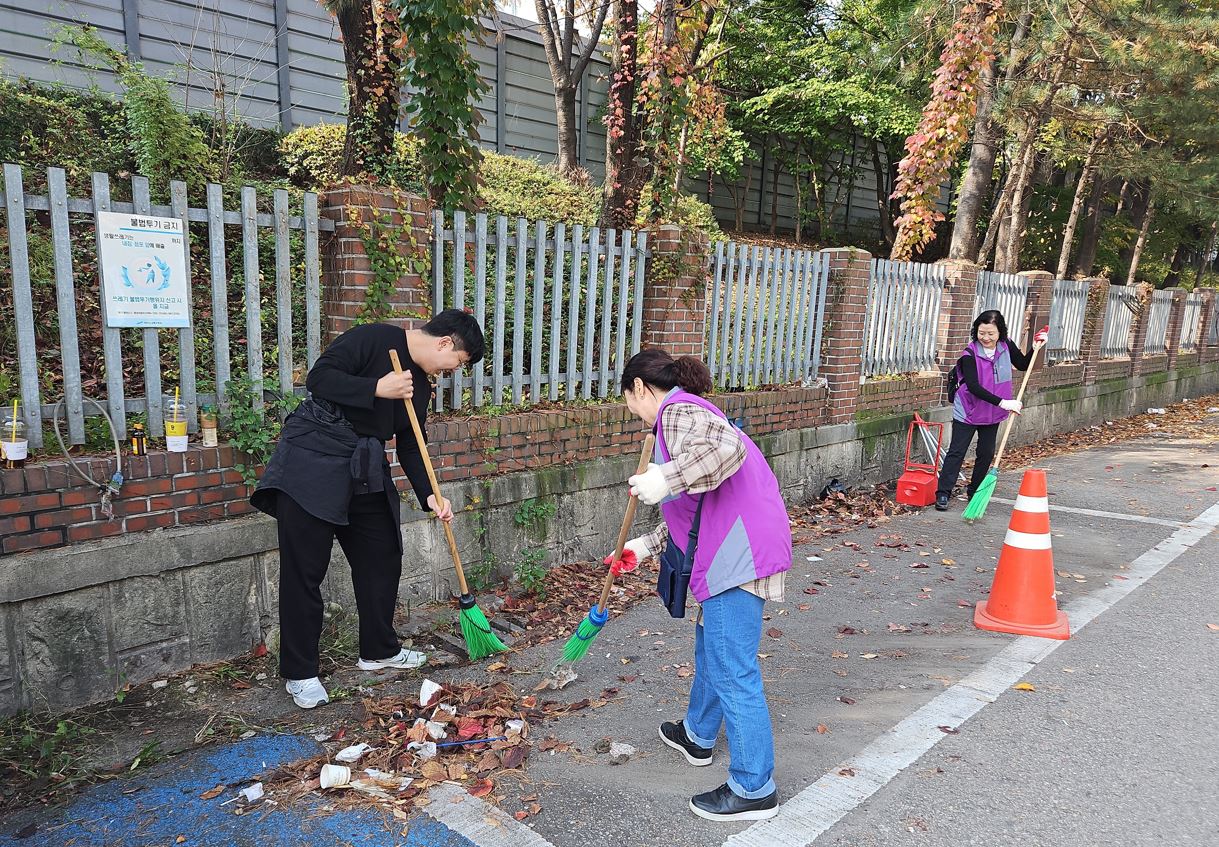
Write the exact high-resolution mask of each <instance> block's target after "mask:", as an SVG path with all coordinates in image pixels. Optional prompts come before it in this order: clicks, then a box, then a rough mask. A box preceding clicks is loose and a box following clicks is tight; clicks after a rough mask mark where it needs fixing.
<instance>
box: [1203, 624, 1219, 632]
mask: <svg viewBox="0 0 1219 847" xmlns="http://www.w3.org/2000/svg"><path fill="white" fill-rule="evenodd" d="M1206 628H1207V629H1213V630H1214V631H1215V632H1219V623H1208V624H1207V625H1206Z"/></svg>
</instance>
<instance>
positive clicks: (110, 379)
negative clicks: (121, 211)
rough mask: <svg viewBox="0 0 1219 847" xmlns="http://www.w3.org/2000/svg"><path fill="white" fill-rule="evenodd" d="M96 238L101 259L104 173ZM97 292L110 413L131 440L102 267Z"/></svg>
mask: <svg viewBox="0 0 1219 847" xmlns="http://www.w3.org/2000/svg"><path fill="white" fill-rule="evenodd" d="M92 181H93V209H94V211H93V238H94V249H95V250H96V252H97V255H99V256H100V255H101V252H102V228H101V225H100V223H99V220H98V217H99V216H98V213H99V212H108V211H110V177H109V176H107V175H106V174H103V173H97V172H94V174H93V178H92ZM97 292H98V300H99V301H100V303H101V316H102V361H103V362H104V363H105V366H106V409H107V411H109V413H110V420H111V422H112V423H113V425H114V430H115V434H116V435H117V436H118V438H119V439H120V440H123V441H125V440H126V439H127V403H126V397H125V396H124V395H123V348H122V336H121V335H120V334H119V331H118V329H117V328H115V327H112V326H110V325H109V322H108V321H107V313H106V294H105V290H104V286H103V285H102V266H101V263H100V262H98V265H97Z"/></svg>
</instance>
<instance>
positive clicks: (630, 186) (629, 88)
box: [602, 0, 643, 229]
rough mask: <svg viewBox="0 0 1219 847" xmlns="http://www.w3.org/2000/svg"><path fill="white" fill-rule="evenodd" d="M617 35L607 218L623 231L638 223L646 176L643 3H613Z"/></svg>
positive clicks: (610, 109)
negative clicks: (640, 98)
mask: <svg viewBox="0 0 1219 847" xmlns="http://www.w3.org/2000/svg"><path fill="white" fill-rule="evenodd" d="M613 10H614V36H613V38H611V39H610V41H611V44H612V46H613V49H612V50H611V53H610V86H609V97H608V102H607V104H606V113H607V115H608V118H607V125H608V130H609V131H608V132H607V133H606V143H605V146H606V157H605V194H604V205H603V210H602V218H603V219H604V221H605V223H606V224H607V225H608V226H613V227H618V228H619V229H623V228H630V227H632V226H634V224H635V216H636V212H637V211H638V208H639V194H640V192H641V191H642V190H643V174H642V169H641V167H640V164H639V154H640V146H641V130H642V127H641V126H640V122H639V116H638V115H636V113H635V91H636V84H635V80H636V79H637V77H638V75H639V2H638V0H613Z"/></svg>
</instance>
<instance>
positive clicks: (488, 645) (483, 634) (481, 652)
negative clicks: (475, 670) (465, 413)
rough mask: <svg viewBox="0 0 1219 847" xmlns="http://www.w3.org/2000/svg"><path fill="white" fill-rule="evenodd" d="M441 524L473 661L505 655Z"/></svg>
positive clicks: (427, 463) (435, 487)
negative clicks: (459, 597) (459, 589)
mask: <svg viewBox="0 0 1219 847" xmlns="http://www.w3.org/2000/svg"><path fill="white" fill-rule="evenodd" d="M389 358H390V359H391V360H392V361H393V363H394V371H395V372H396V373H402V362H400V361H399V360H398V351H397V350H390V351H389ZM402 403H403V405H405V406H406V414H407V417H409V418H410V419H411V429H412V430H414V432H415V443H416V444H418V445H419V455H421V456H422V457H423V466H424V467H425V468H426V469H427V477H428V480H429V481H430V482H431V483H432V493H433V494H435V495H436V499H437V500H439V499H440V483H438V482H437V481H436V471H435V470H434V469H433V468H432V459H431V457H430V456H428V451H427V442H426V441H424V440H423V430H422V429H420V428H419V418H418V417H416V416H415V407H414V406H412V405H411V401H410V400H406V399H404V400H403V401H402ZM441 525H442V526H443V527H444V535H445V538H446V539H447V540H448V542H449V555H451V556H452V557H453V568H454V570H456V571H457V584H458V586H459V587H460V588H461V599H460V600H459V605H460V606H461V613H460V614H459V615H458V621H459V622H460V624H461V636H462V638H464V639H465V640H466V649H467V650H469V652H470V658H471V659H481V658H482V657H483V656H490V655H491V654H492V653H502V652H503V651H505V650H507V649H508V646H507V645H506V644H504V642H502V641H500V640H499V638H498V637H497V636H496V634H495V633H494V632H492V631H491V624H490V622H488V621H487V616H486V615H484V614H483V611H482V609H480V608H478V604H477V603H476V602H475V600H474V595H473V594H471V593H470V587H469V585H468V584H467V583H466V572H465V570H464V569H463V568H462V566H461V554H460V553H458V552H457V539H455V538H454V537H453V528H452V527H451V526H449V524H448V523H447V522H445V521H441Z"/></svg>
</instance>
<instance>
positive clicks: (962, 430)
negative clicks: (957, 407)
mask: <svg viewBox="0 0 1219 847" xmlns="http://www.w3.org/2000/svg"><path fill="white" fill-rule="evenodd" d="M975 432H976V433H977V434H978V449H977V451H976V454H975V457H974V470H973V474H972V475H971V476H970V478H969V496H970V497H972V496H973V493H974V492H975V491H977V490H978V486H979V485H981V484H982V480H984V479H985V478H986V472H987V471H989V470H990V463H991V462H993V461H994V460H995V436H996V435H997V434H998V433H999V424H997V423H995V424H986V425H985V426H974V425H973V424H967V423H963V422H961V421H953V422H952V439H951V440H950V441H949V444H948V453H947V455H945V456H944V467H943V469H942V470H941V471H940V485H939V488H938V489H937V491H936V493H937V494H945V495H947V496H949V497H951V496H952V487H953V486H954V485H956V484H957V477H958V476H960V474H961V463H962V462H964V461H965V453H966V452H967V451H968V450H969V442H971V441H973V437H974V433H975Z"/></svg>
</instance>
